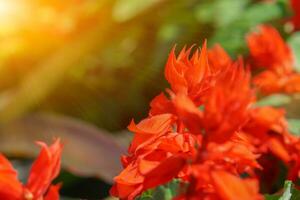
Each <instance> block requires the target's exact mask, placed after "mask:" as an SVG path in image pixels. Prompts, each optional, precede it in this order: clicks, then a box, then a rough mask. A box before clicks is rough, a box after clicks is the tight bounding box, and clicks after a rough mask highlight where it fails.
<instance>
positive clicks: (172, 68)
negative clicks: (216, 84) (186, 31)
mask: <svg viewBox="0 0 300 200" xmlns="http://www.w3.org/2000/svg"><path fill="white" fill-rule="evenodd" d="M191 50H192V47H191V48H190V49H188V50H186V49H185V48H184V49H183V50H182V51H181V52H180V54H179V55H178V57H176V55H175V48H173V50H172V51H171V54H170V56H169V59H168V61H167V64H166V68H165V77H166V79H167V81H168V82H169V83H170V85H171V88H172V91H173V92H174V93H175V94H178V93H182V94H186V95H188V96H189V97H190V98H191V99H192V100H193V101H195V102H198V100H199V98H200V97H201V95H202V94H203V93H204V92H205V91H206V90H207V87H209V78H210V71H209V65H208V60H207V50H206V42H205V43H204V44H203V47H202V49H201V51H200V50H196V52H195V53H194V54H193V55H192V56H191V57H190V52H191Z"/></svg>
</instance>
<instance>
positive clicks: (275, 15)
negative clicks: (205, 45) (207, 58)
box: [211, 2, 286, 55]
mask: <svg viewBox="0 0 300 200" xmlns="http://www.w3.org/2000/svg"><path fill="white" fill-rule="evenodd" d="M285 14H286V12H285V10H284V9H283V7H282V4H280V3H265V2H263V3H256V4H252V5H251V6H249V7H248V8H246V9H244V10H243V12H242V14H241V15H240V16H239V17H238V18H237V19H236V20H233V21H232V22H231V23H230V24H228V25H226V26H224V27H222V28H220V29H218V30H217V31H216V34H215V36H214V37H213V38H212V39H211V42H212V43H220V44H221V45H222V46H223V47H224V48H225V49H226V50H227V51H228V52H229V53H230V54H234V55H235V54H236V53H237V51H239V53H242V50H245V46H246V45H245V35H246V34H247V33H248V32H249V31H250V29H251V28H253V27H255V26H257V25H258V24H261V23H265V22H269V21H272V20H274V19H279V18H282V17H284V16H285Z"/></svg>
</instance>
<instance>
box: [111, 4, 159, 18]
mask: <svg viewBox="0 0 300 200" xmlns="http://www.w3.org/2000/svg"><path fill="white" fill-rule="evenodd" d="M161 1H162V0H143V1H142V2H141V0H118V1H116V4H115V6H114V8H113V18H114V20H116V21H118V22H125V21H127V20H130V19H132V18H133V17H135V16H136V15H138V14H140V13H141V12H143V11H145V10H147V9H148V8H150V7H152V6H154V5H156V4H157V3H159V2H161Z"/></svg>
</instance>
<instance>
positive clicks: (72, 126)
mask: <svg viewBox="0 0 300 200" xmlns="http://www.w3.org/2000/svg"><path fill="white" fill-rule="evenodd" d="M57 137H59V138H61V139H62V141H63V142H64V144H65V145H64V150H63V158H62V165H63V167H64V168H66V169H67V170H68V171H70V172H72V173H74V174H76V175H78V176H96V177H100V178H102V179H103V180H105V181H107V182H109V183H111V182H112V179H113V177H114V176H116V175H117V174H118V173H119V172H120V170H121V163H120V161H119V158H120V156H121V155H122V154H124V153H125V152H126V147H125V146H124V147H123V146H120V144H119V143H116V142H115V138H114V137H113V136H112V135H110V134H108V133H107V132H105V131H103V130H100V129H98V128H96V127H94V126H92V125H90V124H87V123H84V122H82V121H79V120H75V119H72V118H68V117H62V116H58V115H49V114H35V115H30V116H26V117H24V118H21V119H19V120H16V121H11V122H10V123H8V124H6V125H2V126H0V152H3V153H6V154H8V155H10V156H15V157H18V156H30V157H32V156H34V155H36V153H37V152H38V148H37V147H36V148H33V147H34V141H36V140H41V141H46V142H47V143H51V141H52V140H53V138H57Z"/></svg>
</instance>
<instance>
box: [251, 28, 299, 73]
mask: <svg viewBox="0 0 300 200" xmlns="http://www.w3.org/2000/svg"><path fill="white" fill-rule="evenodd" d="M247 42H248V46H249V50H250V56H251V59H252V62H253V65H254V66H256V67H263V68H266V69H269V70H272V71H274V72H277V73H289V72H291V71H292V67H293V64H294V63H293V62H294V61H293V55H292V51H291V49H290V48H289V46H288V45H287V44H286V43H285V42H284V40H283V39H282V38H281V36H280V34H279V33H278V31H277V30H276V29H274V28H273V27H271V26H267V25H263V26H259V27H258V31H257V32H252V33H251V34H249V35H248V36H247Z"/></svg>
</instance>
